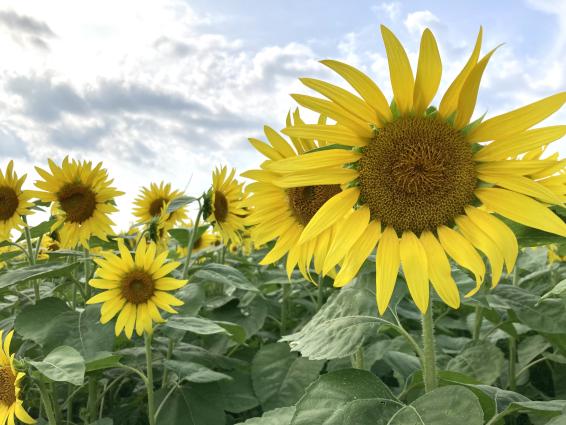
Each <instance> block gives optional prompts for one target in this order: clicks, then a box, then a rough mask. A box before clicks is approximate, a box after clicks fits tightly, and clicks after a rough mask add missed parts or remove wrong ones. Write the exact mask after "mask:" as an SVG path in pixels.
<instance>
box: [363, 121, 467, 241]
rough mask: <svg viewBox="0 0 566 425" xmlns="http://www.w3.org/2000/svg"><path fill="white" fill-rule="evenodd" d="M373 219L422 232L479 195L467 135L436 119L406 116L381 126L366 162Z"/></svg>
mask: <svg viewBox="0 0 566 425" xmlns="http://www.w3.org/2000/svg"><path fill="white" fill-rule="evenodd" d="M359 165H360V168H359V172H360V178H359V182H360V192H361V196H362V199H363V200H364V201H365V203H366V205H367V206H368V207H369V209H370V212H371V216H372V218H373V219H376V220H381V222H382V223H383V224H384V225H391V226H393V228H394V229H396V230H397V231H404V230H411V231H413V232H415V233H417V234H420V233H421V232H422V231H423V230H427V229H428V230H432V229H434V228H436V227H437V226H439V225H442V224H447V223H449V222H450V221H451V220H452V219H454V217H456V216H457V215H459V214H462V213H463V212H464V207H465V206H466V205H468V204H469V203H470V202H471V201H472V199H473V193H474V189H475V186H476V173H475V167H474V161H473V158H472V151H471V148H470V144H469V143H468V142H467V141H466V139H465V138H464V135H463V134H462V133H461V132H459V131H458V130H456V129H454V128H453V127H451V126H450V125H449V124H447V123H445V122H444V121H441V120H439V119H436V118H425V117H404V118H400V119H398V120H396V121H394V122H392V123H389V124H387V125H386V126H385V127H383V128H381V129H379V130H378V132H377V135H376V137H375V138H374V139H372V141H371V142H370V143H369V145H368V146H367V147H366V149H365V151H364V153H363V155H362V157H361V159H360V161H359Z"/></svg>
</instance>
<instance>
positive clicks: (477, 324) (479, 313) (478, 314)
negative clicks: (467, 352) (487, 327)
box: [472, 304, 483, 341]
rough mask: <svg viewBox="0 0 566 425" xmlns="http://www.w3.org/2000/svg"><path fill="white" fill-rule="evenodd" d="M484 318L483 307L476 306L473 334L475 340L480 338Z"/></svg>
mask: <svg viewBox="0 0 566 425" xmlns="http://www.w3.org/2000/svg"><path fill="white" fill-rule="evenodd" d="M482 319H483V308H482V306H481V305H479V304H478V305H477V306H476V311H475V318H474V332H473V334H472V336H473V339H474V341H479V340H480V331H481V324H482Z"/></svg>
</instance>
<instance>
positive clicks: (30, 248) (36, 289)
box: [24, 222, 41, 304]
mask: <svg viewBox="0 0 566 425" xmlns="http://www.w3.org/2000/svg"><path fill="white" fill-rule="evenodd" d="M24 233H25V235H26V244H27V248H28V260H29V263H30V265H34V264H35V254H34V253H33V245H32V243H31V231H30V230H29V226H28V225H27V222H26V225H25V227H24ZM33 292H34V295H35V303H36V304H37V303H38V302H39V299H40V297H41V295H40V293H39V282H38V281H37V280H34V281H33Z"/></svg>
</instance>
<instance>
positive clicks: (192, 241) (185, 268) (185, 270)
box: [181, 201, 202, 279]
mask: <svg viewBox="0 0 566 425" xmlns="http://www.w3.org/2000/svg"><path fill="white" fill-rule="evenodd" d="M201 216H202V205H201V203H200V201H199V204H198V213H197V218H196V219H195V225H194V226H193V231H192V232H191V237H190V238H189V243H188V245H187V258H185V264H184V265H183V274H182V276H181V278H182V279H186V278H187V276H188V275H189V266H190V265H191V255H192V253H193V246H194V245H195V236H196V234H197V232H198V225H199V223H200V218H201Z"/></svg>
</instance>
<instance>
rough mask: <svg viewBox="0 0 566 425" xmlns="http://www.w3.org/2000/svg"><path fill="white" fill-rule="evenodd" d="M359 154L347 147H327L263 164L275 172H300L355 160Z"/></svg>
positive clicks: (358, 157)
mask: <svg viewBox="0 0 566 425" xmlns="http://www.w3.org/2000/svg"><path fill="white" fill-rule="evenodd" d="M360 157H361V154H360V153H357V152H354V151H351V150H347V149H328V150H324V151H317V152H311V153H306V154H304V155H300V156H294V157H292V158H286V159H282V160H279V161H273V162H270V163H269V164H266V165H265V169H267V170H269V171H273V172H275V173H289V172H296V171H298V172H301V171H303V170H312V169H314V168H327V167H335V166H341V165H344V164H347V163H349V162H356V161H357V160H358V159H360Z"/></svg>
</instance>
